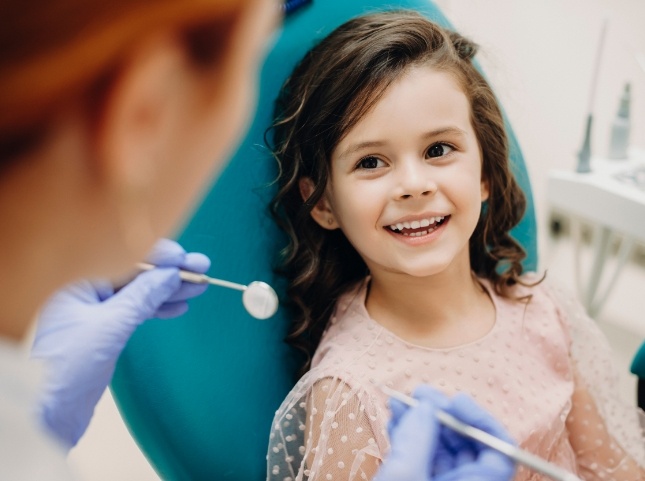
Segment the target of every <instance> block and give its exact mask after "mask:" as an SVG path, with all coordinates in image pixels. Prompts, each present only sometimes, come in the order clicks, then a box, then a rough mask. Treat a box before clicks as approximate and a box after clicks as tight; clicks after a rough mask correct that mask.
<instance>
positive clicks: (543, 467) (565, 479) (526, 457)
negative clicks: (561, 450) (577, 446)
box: [379, 384, 581, 481]
mask: <svg viewBox="0 0 645 481" xmlns="http://www.w3.org/2000/svg"><path fill="white" fill-rule="evenodd" d="M379 387H380V389H381V391H383V392H384V393H385V394H387V395H388V396H390V397H393V398H394V399H398V400H399V401H401V402H402V403H405V404H407V405H408V406H410V407H415V406H417V405H418V404H419V401H417V400H416V399H414V398H412V397H410V396H407V395H405V394H403V393H402V392H399V391H395V390H394V389H391V388H389V387H387V386H385V385H383V384H380V385H379ZM437 419H438V420H439V422H440V423H441V424H443V425H444V426H446V427H449V428H450V429H452V430H453V431H456V432H458V433H459V434H462V435H464V436H467V437H469V438H471V439H474V440H475V441H479V442H480V443H482V444H485V445H486V446H488V447H490V448H493V449H494V450H496V451H499V452H500V453H502V454H504V455H506V456H508V457H509V458H511V459H512V460H513V461H515V462H516V463H520V464H523V465H525V466H527V467H529V468H531V469H532V470H534V471H537V472H538V473H542V474H544V475H546V476H548V477H550V478H551V479H554V480H556V481H581V479H580V478H578V477H577V476H576V475H574V474H573V473H570V472H569V471H566V470H564V469H562V468H560V467H559V466H556V465H555V464H552V463H549V462H548V461H545V460H544V459H542V458H540V457H538V456H535V455H534V454H531V453H529V452H527V451H524V450H523V449H520V448H518V447H517V446H513V445H512V444H509V443H507V442H506V441H502V440H501V439H499V438H496V437H495V436H492V435H490V434H488V433H487V432H484V431H482V430H481V429H477V428H475V427H473V426H470V425H468V424H465V423H463V422H461V421H460V420H458V419H457V418H455V417H454V416H451V415H450V414H448V413H446V412H444V411H441V410H437Z"/></svg>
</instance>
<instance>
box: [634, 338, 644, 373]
mask: <svg viewBox="0 0 645 481" xmlns="http://www.w3.org/2000/svg"><path fill="white" fill-rule="evenodd" d="M630 370H631V372H632V374H636V376H638V377H639V378H641V379H645V343H643V344H641V347H640V348H639V349H638V351H637V352H636V355H635V356H634V359H633V361H632V365H631V368H630Z"/></svg>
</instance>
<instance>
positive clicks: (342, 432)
mask: <svg viewBox="0 0 645 481" xmlns="http://www.w3.org/2000/svg"><path fill="white" fill-rule="evenodd" d="M370 391H371V389H369V387H366V386H362V385H361V383H355V382H352V381H351V380H349V379H348V377H347V376H343V377H342V378H341V377H338V376H331V375H324V374H323V373H322V372H321V371H317V370H316V369H314V370H313V371H310V372H309V373H308V374H307V375H305V376H304V377H303V378H302V379H301V380H300V381H299V382H298V384H297V385H296V386H295V387H294V389H293V390H292V391H291V393H290V394H289V395H288V396H287V398H286V399H285V401H284V402H283V403H282V406H281V407H280V409H279V410H278V411H277V412H276V415H275V418H274V421H273V426H272V431H271V435H270V443H269V452H268V456H267V479H270V480H274V481H300V480H307V481H314V480H321V481H327V480H343V481H344V480H348V481H351V480H357V481H358V480H365V479H367V480H369V479H372V477H374V475H375V474H376V471H377V468H378V466H379V464H380V462H381V460H382V459H383V456H384V454H385V453H384V451H385V450H387V449H388V442H387V437H386V432H385V426H386V424H387V421H388V419H389V414H388V413H387V412H384V409H383V407H381V406H380V405H379V401H378V400H377V399H376V398H375V396H374V395H372V394H370Z"/></svg>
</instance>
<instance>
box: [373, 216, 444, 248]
mask: <svg viewBox="0 0 645 481" xmlns="http://www.w3.org/2000/svg"><path fill="white" fill-rule="evenodd" d="M449 221H450V216H449V215H440V216H423V217H421V218H420V220H416V219H415V220H412V221H407V220H406V221H399V222H397V223H396V224H392V225H389V226H387V227H385V230H386V231H388V232H389V233H390V235H392V236H394V237H395V238H396V239H397V240H399V241H401V242H405V243H406V244H408V245H412V246H415V245H420V244H425V243H427V242H432V241H433V240H435V239H436V238H437V237H439V236H440V235H441V233H442V232H443V230H444V227H445V226H446V225H447V224H448V222H449Z"/></svg>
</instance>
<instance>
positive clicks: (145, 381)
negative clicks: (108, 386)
mask: <svg viewBox="0 0 645 481" xmlns="http://www.w3.org/2000/svg"><path fill="white" fill-rule="evenodd" d="M378 5H382V6H383V8H385V7H391V6H392V2H388V1H379V0H351V1H348V0H324V1H323V0H318V1H314V3H313V4H312V5H309V6H307V7H304V8H302V9H301V10H299V11H297V12H296V13H294V14H293V15H292V16H290V17H288V18H287V19H286V21H285V24H284V27H283V29H282V32H281V33H280V35H279V38H278V39H277V43H276V44H275V45H274V47H273V49H272V50H271V52H270V53H269V55H268V58H267V59H266V62H265V64H264V67H263V70H262V74H261V83H260V97H259V105H258V110H257V114H256V116H255V119H254V122H253V124H252V126H251V128H250V131H249V133H248V135H247V137H246V139H245V140H244V142H243V143H242V145H241V147H240V148H239V149H238V151H237V153H236V154H235V156H234V157H233V159H232V161H231V163H230V164H229V166H228V167H227V168H226V169H225V170H224V172H223V173H222V175H221V176H220V178H219V180H218V182H217V183H216V185H215V186H214V187H213V188H212V190H211V191H210V193H209V194H208V196H207V197H206V199H205V200H204V202H203V204H202V206H201V207H200V208H199V210H198V211H197V212H196V214H195V215H194V217H193V219H192V220H191V222H190V223H189V224H188V226H187V227H186V229H185V231H184V232H183V233H182V234H181V236H180V239H179V241H180V242H181V244H182V245H183V246H185V247H186V249H188V250H192V251H201V252H204V253H205V254H207V255H208V256H210V257H211V259H212V260H213V267H212V268H211V271H210V274H211V275H213V276H215V277H220V278H223V279H229V280H232V281H235V282H240V283H248V282H250V281H253V280H263V281H267V282H269V283H271V284H272V285H273V286H274V287H276V288H277V291H278V293H279V295H281V294H282V292H283V290H284V283H283V282H281V281H280V280H278V279H275V277H274V275H273V274H272V267H273V263H274V259H275V256H276V253H277V251H278V249H279V248H280V247H281V246H282V245H283V244H284V242H285V239H284V237H283V235H282V234H281V233H280V232H279V231H278V229H277V228H276V226H275V225H274V224H273V222H272V220H271V218H270V217H269V215H268V213H267V203H268V202H269V199H270V198H271V197H272V194H273V187H272V186H270V185H269V184H270V182H271V180H272V179H274V178H275V176H276V166H275V164H274V162H273V160H272V159H271V157H270V156H269V154H268V153H267V151H266V149H265V147H264V142H263V135H264V132H265V129H266V128H267V126H268V125H269V124H270V122H271V115H272V111H273V101H274V99H275V97H276V94H277V92H278V90H279V88H280V85H281V84H282V82H283V81H284V79H285V78H286V76H287V75H288V74H289V72H290V71H291V70H292V68H293V67H294V65H295V63H296V62H297V61H298V60H299V59H300V58H301V57H302V56H303V55H304V54H305V52H306V51H307V50H308V49H309V48H310V47H311V46H312V45H313V44H314V43H315V42H316V41H317V40H318V39H320V38H322V37H323V36H324V35H326V34H327V33H329V32H330V31H331V30H332V29H334V28H335V27H336V26H338V25H339V24H341V23H343V22H344V21H346V20H347V19H349V18H350V17H352V16H356V15H359V14H362V13H366V12H368V11H374V10H375V7H378ZM396 6H397V7H400V8H413V9H416V10H418V11H422V12H424V13H425V14H427V15H428V16H429V17H430V18H432V19H434V20H436V21H438V22H439V23H441V24H444V25H448V22H447V20H446V18H445V17H444V16H443V15H442V14H441V13H440V12H439V11H438V10H437V8H436V7H435V6H434V5H433V4H431V3H430V2H428V1H427V0H401V1H398V2H397V3H396ZM213 135H217V132H213ZM511 145H512V154H511V156H512V160H513V164H514V169H515V173H516V174H517V176H518V178H519V180H520V183H521V185H522V186H523V188H524V191H525V192H526V194H527V198H528V210H527V213H526V216H525V218H524V220H523V221H522V223H521V224H520V225H519V226H518V227H517V228H516V230H515V231H514V235H515V237H516V238H517V239H518V240H519V241H520V242H521V243H522V244H523V245H524V246H525V247H526V249H527V251H528V258H527V260H526V263H525V266H526V267H527V268H528V269H533V270H534V269H535V267H536V264H537V258H536V225H535V213H534V209H533V203H532V196H531V189H530V185H529V180H528V177H527V173H526V169H525V166H524V161H523V158H522V154H521V152H520V149H519V147H518V145H517V142H516V140H515V137H514V136H513V134H512V133H511ZM288 325H289V319H288V318H287V315H286V313H285V312H284V311H283V310H280V311H279V312H278V314H277V315H276V316H275V317H273V318H271V319H268V320H265V321H258V320H256V319H253V318H251V317H250V316H249V315H248V314H246V312H245V311H244V309H243V307H242V303H241V298H240V296H239V295H238V294H237V293H236V292H233V291H228V290H225V289H221V288H217V287H211V288H210V289H209V291H208V292H207V293H206V294H205V295H204V296H202V297H201V298H199V299H195V300H194V301H192V303H191V309H190V311H189V313H188V314H187V315H185V316H183V317H182V318H180V319H176V320H165V321H154V322H148V323H147V324H145V325H143V326H141V327H140V328H139V329H138V330H137V332H136V333H135V335H134V336H133V338H132V339H131V341H130V343H129V344H128V347H127V349H126V350H125V352H124V353H123V355H122V357H121V359H120V360H119V363H118V366H117V371H116V374H115V377H114V381H113V384H112V390H113V393H114V394H115V398H116V401H117V404H118V406H119V409H120V411H121V413H122V415H123V417H124V419H125V421H126V423H127V425H128V427H129V429H130V431H131V432H132V434H133V436H134V438H135V439H136V441H137V443H138V444H139V446H140V447H141V448H142V450H143V452H144V453H145V454H146V456H147V457H148V459H149V460H150V462H151V463H152V465H153V466H154V467H155V469H156V470H157V472H158V473H159V475H160V476H161V477H162V478H163V479H167V480H202V479H204V480H206V479H208V480H215V479H216V480H220V481H221V480H260V479H264V476H265V454H266V446H267V436H268V434H269V428H270V424H271V419H272V416H273V414H274V412H275V410H276V409H277V407H278V406H279V404H280V402H281V401H282V399H283V397H284V396H285V395H286V393H287V392H288V391H289V389H290V388H291V387H292V385H293V382H294V372H295V370H296V367H297V364H298V360H297V359H296V357H295V354H294V353H293V352H292V351H291V350H290V348H288V347H287V346H286V345H285V344H284V343H283V342H282V340H283V338H284V336H285V334H286V333H287V330H288Z"/></svg>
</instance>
